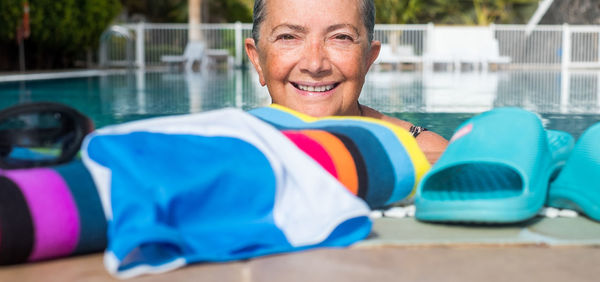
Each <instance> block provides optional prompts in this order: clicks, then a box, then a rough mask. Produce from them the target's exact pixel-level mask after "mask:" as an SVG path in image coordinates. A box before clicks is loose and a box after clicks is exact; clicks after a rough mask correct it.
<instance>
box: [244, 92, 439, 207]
mask: <svg viewBox="0 0 600 282" xmlns="http://www.w3.org/2000/svg"><path fill="white" fill-rule="evenodd" d="M249 113H250V114H252V115H254V116H256V117H258V118H260V119H261V120H263V121H265V122H267V123H269V124H271V125H273V126H274V127H276V128H278V129H279V130H281V131H283V132H284V133H285V132H289V131H296V132H300V134H305V133H306V134H305V135H306V136H304V137H302V138H303V139H304V141H303V140H299V139H301V138H300V137H298V136H296V135H294V134H287V136H288V138H290V139H291V140H293V141H294V142H295V143H296V145H297V146H298V147H299V148H300V149H302V150H304V151H305V152H306V153H308V154H309V155H311V156H312V157H313V159H315V160H317V161H318V162H319V163H320V164H321V165H322V166H323V167H324V168H325V169H326V170H328V171H335V172H336V173H337V175H338V176H336V177H337V178H338V180H339V181H340V182H342V184H344V186H345V187H346V188H347V189H348V190H350V191H351V192H352V193H353V194H355V195H357V196H359V197H360V198H362V199H363V200H365V201H366V202H367V204H368V205H369V207H370V208H372V209H375V208H382V207H385V206H388V205H391V204H393V203H396V202H399V201H402V200H407V199H410V198H411V197H412V196H413V195H414V191H415V190H416V187H417V183H418V182H419V180H420V179H421V178H422V176H423V175H424V174H425V172H426V171H427V170H428V169H429V168H430V165H429V163H428V162H427V160H426V158H425V155H424V154H423V152H422V151H421V149H420V148H419V147H418V145H417V142H416V140H415V138H414V137H413V136H412V135H411V134H410V133H409V132H408V131H406V130H404V129H402V128H400V127H398V126H395V125H393V124H391V123H388V122H384V121H381V120H377V119H373V118H367V117H346V116H334V117H322V118H315V117H311V116H308V115H305V114H302V113H299V112H296V111H294V110H291V109H289V108H286V107H283V106H280V105H277V104H272V105H270V106H268V107H263V108H258V109H254V110H251V111H250V112H249ZM315 131H316V132H320V133H319V134H320V135H324V134H327V135H328V136H330V137H333V139H336V140H337V141H336V142H335V143H337V144H341V145H338V146H334V147H336V149H333V147H332V146H333V145H332V143H331V142H328V141H327V138H326V137H323V136H318V134H315V133H314V132H315ZM310 132H312V133H310ZM306 139H311V140H312V142H313V143H318V144H321V145H322V146H323V148H328V147H330V149H327V150H326V151H327V154H328V155H329V156H330V157H331V158H332V159H333V160H336V159H340V160H341V159H343V160H344V161H334V162H333V163H334V165H333V166H334V169H328V166H327V164H326V163H325V162H323V161H322V158H320V157H318V155H322V154H320V153H318V152H315V151H314V150H318V149H315V145H314V144H312V145H311V144H308V143H307V141H306ZM329 139H331V138H329ZM311 151H313V152H312V153H311ZM319 160H321V161H319ZM342 164H343V165H342ZM332 174H333V173H332ZM335 175H336V174H334V176H335ZM340 176H343V177H340Z"/></svg>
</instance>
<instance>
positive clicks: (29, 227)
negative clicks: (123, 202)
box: [0, 160, 106, 264]
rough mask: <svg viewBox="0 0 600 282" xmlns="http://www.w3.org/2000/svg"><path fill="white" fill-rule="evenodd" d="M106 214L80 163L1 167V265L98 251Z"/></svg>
mask: <svg viewBox="0 0 600 282" xmlns="http://www.w3.org/2000/svg"><path fill="white" fill-rule="evenodd" d="M105 247H106V219H105V217H104V213H103V211H102V205H101V202H100V199H99V196H98V193H97V191H96V187H95V185H94V183H93V180H92V178H91V175H90V174H89V172H88V171H87V169H86V168H85V166H84V165H83V163H82V162H81V160H75V161H72V162H70V163H67V164H64V165H59V166H54V167H48V168H31V169H14V170H0V264H16V263H23V262H31V261H39V260H45V259H51V258H58V257H65V256H71V255H77V254H85V253H91V252H98V251H102V250H103V249H104V248H105Z"/></svg>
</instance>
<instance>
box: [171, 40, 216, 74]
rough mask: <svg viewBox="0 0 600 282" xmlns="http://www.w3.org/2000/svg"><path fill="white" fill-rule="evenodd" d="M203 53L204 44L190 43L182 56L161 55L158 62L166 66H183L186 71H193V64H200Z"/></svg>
mask: <svg viewBox="0 0 600 282" xmlns="http://www.w3.org/2000/svg"><path fill="white" fill-rule="evenodd" d="M204 53H205V46H204V43H202V42H190V43H188V44H187V45H186V46H185V50H184V51H183V55H163V56H162V57H161V58H160V60H161V61H162V62H164V63H167V64H185V70H186V71H193V66H194V62H196V61H197V62H198V63H200V64H202V58H203V57H204Z"/></svg>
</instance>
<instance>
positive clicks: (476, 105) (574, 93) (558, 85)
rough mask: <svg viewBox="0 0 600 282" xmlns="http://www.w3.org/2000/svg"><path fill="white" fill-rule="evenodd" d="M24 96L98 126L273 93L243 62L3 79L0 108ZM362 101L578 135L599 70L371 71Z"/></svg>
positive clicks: (263, 98) (595, 93) (595, 94)
mask: <svg viewBox="0 0 600 282" xmlns="http://www.w3.org/2000/svg"><path fill="white" fill-rule="evenodd" d="M565 82H566V83H565ZM25 101H56V102H61V103H65V104H68V105H71V106H73V107H75V108H77V109H79V110H80V111H82V112H83V113H85V114H87V115H88V116H90V117H91V118H92V119H93V120H94V122H95V123H96V125H97V127H101V126H105V125H109V124H114V123H121V122H125V121H130V120H137V119H142V118H148V117H155V116H163V115H172V114H186V113H196V112H203V111H208V110H213V109H219V108H223V107H238V108H242V109H251V108H255V107H260V106H265V105H268V104H269V103H270V98H269V96H268V93H267V92H266V89H265V88H263V87H260V86H259V85H258V78H257V77H256V74H255V73H254V72H253V71H242V70H236V71H224V72H205V73H193V74H186V73H165V72H143V71H133V72H121V73H116V74H106V75H100V76H90V77H80V78H68V79H46V80H32V81H25V82H23V81H21V82H0V108H4V107H7V106H10V105H14V104H16V103H19V102H25ZM360 101H361V103H362V104H365V105H368V106H371V107H373V108H375V109H378V110H380V111H382V112H384V113H386V114H390V115H393V116H396V117H398V118H400V119H405V120H408V121H410V122H412V123H415V124H417V125H421V126H425V127H428V128H429V129H431V130H433V131H436V132H438V133H440V134H441V135H442V136H444V137H446V138H450V136H451V135H452V132H453V131H454V129H455V128H456V127H457V126H458V125H459V124H460V123H462V122H463V121H465V120H466V119H468V118H470V117H472V116H473V115H475V114H477V113H480V112H482V111H485V110H489V109H491V108H494V107H504V106H515V107H522V108H525V109H528V110H532V111H534V112H537V113H539V114H540V115H541V116H542V118H543V121H544V123H545V126H546V127H547V128H550V129H558V130H565V131H567V132H569V133H571V134H573V135H574V136H575V137H578V136H579V135H580V134H581V133H582V132H583V131H584V130H585V129H586V128H587V127H589V126H590V125H592V124H594V123H596V122H598V121H600V72H561V71H529V72H523V71H505V72H489V73H480V72H463V73H460V72H458V73H453V72H421V71H417V72H371V73H369V75H368V76H367V79H366V82H365V86H364V88H363V93H362V95H361V99H360ZM518 134H519V130H518V125H515V135H517V136H518Z"/></svg>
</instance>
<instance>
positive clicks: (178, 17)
mask: <svg viewBox="0 0 600 282" xmlns="http://www.w3.org/2000/svg"><path fill="white" fill-rule="evenodd" d="M122 3H123V6H124V7H125V9H126V10H127V14H128V15H129V16H130V17H132V18H134V15H136V14H139V15H144V17H145V18H146V21H149V22H166V23H185V22H187V21H188V0H122ZM253 5H254V0H202V17H203V19H202V21H203V22H209V23H219V22H236V21H240V22H252V7H253Z"/></svg>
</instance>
